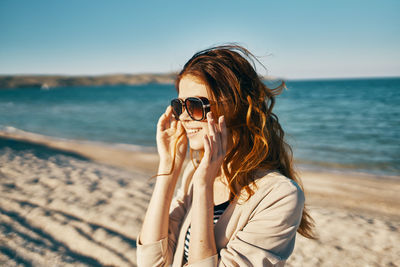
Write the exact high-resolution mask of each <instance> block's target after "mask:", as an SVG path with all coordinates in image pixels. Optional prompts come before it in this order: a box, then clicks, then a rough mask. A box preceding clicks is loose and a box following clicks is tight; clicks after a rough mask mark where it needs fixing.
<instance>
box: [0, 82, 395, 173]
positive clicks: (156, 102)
mask: <svg viewBox="0 0 400 267" xmlns="http://www.w3.org/2000/svg"><path fill="white" fill-rule="evenodd" d="M287 87H288V89H287V90H285V91H284V92H283V93H282V94H281V95H280V96H278V97H277V101H276V106H275V110H274V112H275V113H276V114H277V115H278V117H279V120H280V122H281V124H282V127H283V129H284V130H285V132H286V136H287V141H288V142H289V144H290V145H291V146H292V148H293V151H294V157H295V160H296V162H297V163H298V164H299V165H301V166H304V167H308V168H323V169H326V168H327V169H331V170H339V171H354V172H367V173H371V174H380V175H394V176H399V175H400V78H386V79H346V80H309V81H288V82H287ZM174 97H176V91H175V89H174V87H173V85H159V84H148V85H137V86H125V85H124V86H122V85H121V86H96V87H63V88H51V89H50V90H41V89H39V88H24V89H17V90H10V89H2V90H0V115H1V116H0V129H1V128H2V129H3V130H4V129H9V127H14V128H17V129H21V130H24V131H28V132H34V133H40V134H43V135H48V136H53V137H61V138H67V139H78V140H91V141H100V142H106V143H112V144H134V145H139V146H144V147H153V148H154V147H155V144H156V142H155V135H156V128H155V127H156V123H157V120H158V117H159V116H160V115H161V114H162V113H163V112H164V110H165V108H166V107H167V106H168V104H169V101H170V99H172V98H174Z"/></svg>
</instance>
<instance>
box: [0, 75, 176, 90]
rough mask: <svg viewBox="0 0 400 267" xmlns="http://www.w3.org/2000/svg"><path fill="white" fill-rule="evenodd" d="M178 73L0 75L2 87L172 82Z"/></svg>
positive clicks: (0, 87) (0, 86) (0, 85)
mask: <svg viewBox="0 0 400 267" xmlns="http://www.w3.org/2000/svg"><path fill="white" fill-rule="evenodd" d="M175 78H176V73H166V74H113V75H99V76H62V75H0V89H6V88H26V87H41V88H52V87H63V86H94V85H118V84H124V85H136V84H148V83H160V84H172V83H174V81H175Z"/></svg>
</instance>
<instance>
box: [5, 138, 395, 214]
mask: <svg viewBox="0 0 400 267" xmlns="http://www.w3.org/2000/svg"><path fill="white" fill-rule="evenodd" d="M0 138H2V139H5V140H15V141H18V142H26V143H27V145H28V146H29V144H35V145H41V146H44V147H47V148H51V149H56V150H59V151H61V152H62V151H64V152H68V153H73V154H76V155H78V156H82V157H84V158H86V159H88V160H91V161H94V162H97V163H100V164H105V165H107V166H112V167H117V168H120V169H123V170H126V171H131V172H132V171H133V172H136V173H141V174H142V175H143V176H147V177H148V178H150V177H152V176H153V175H155V174H156V170H157V167H158V155H157V153H156V152H154V151H151V149H149V151H143V150H142V151H141V149H140V148H139V146H137V148H138V149H137V150H135V149H134V148H135V146H134V145H132V147H130V148H129V147H128V148H127V147H122V146H118V145H117V146H115V145H107V144H104V143H98V142H91V141H75V140H68V139H62V138H53V137H48V136H43V135H40V134H34V133H29V132H24V131H21V130H18V131H17V132H15V133H11V132H6V131H0ZM132 148H133V149H132ZM296 172H297V174H298V176H299V177H300V179H301V181H302V183H303V185H304V187H305V194H306V199H307V204H308V205H313V206H314V205H316V206H321V205H323V206H330V207H332V208H334V207H338V208H345V209H351V210H355V211H357V212H365V213H375V214H380V215H385V216H390V217H395V218H400V214H398V211H399V210H400V195H399V194H398V193H397V192H400V176H386V175H376V174H369V173H360V172H343V171H337V170H330V171H329V170H310V169H302V168H297V169H296ZM333 200H335V201H333ZM371 201H372V203H373V205H371Z"/></svg>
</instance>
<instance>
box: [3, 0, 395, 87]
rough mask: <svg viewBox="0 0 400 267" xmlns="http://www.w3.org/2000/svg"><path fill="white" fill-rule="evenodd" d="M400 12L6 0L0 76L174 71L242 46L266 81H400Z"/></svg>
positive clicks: (318, 4) (390, 8)
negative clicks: (216, 49)
mask: <svg viewBox="0 0 400 267" xmlns="http://www.w3.org/2000/svg"><path fill="white" fill-rule="evenodd" d="M399 14H400V1H399V0H379V1H378V0H377V1H375V0H364V1H356V0H335V1H332V0H330V1H325V0H319V1H311V0H302V1H291V0H287V1H276V0H274V1H267V0H265V1H255V0H248V1H244V0H243V1H236V0H229V1H225V0H214V1H208V0H203V1H188V0H176V1H174V0H171V1H165V0H164V1H152V0H148V1H144V0H141V1H132V0H131V1H128V0H126V1H125V0H116V1H103V0H96V1H94V0H93V1H91V0H69V1H61V0H49V1H41V0H35V1H32V0H19V1H18V0H0V74H66V75H100V74H114V73H165V72H175V71H179V70H180V69H181V68H182V67H183V65H184V64H185V62H186V61H187V60H188V59H189V58H190V57H191V56H192V55H193V54H194V53H195V52H197V51H199V50H202V49H205V48H209V47H211V46H215V45H221V44H226V43H232V42H235V43H238V44H240V45H242V46H244V47H246V48H247V49H249V50H250V51H251V52H252V53H253V54H254V55H256V56H257V57H258V59H259V60H260V61H261V62H262V63H263V65H264V66H265V69H264V68H262V67H261V66H258V67H257V70H258V72H259V73H260V74H261V75H270V76H277V77H281V78H286V79H313V78H353V77H354V78H355V77H389V76H400V15H399Z"/></svg>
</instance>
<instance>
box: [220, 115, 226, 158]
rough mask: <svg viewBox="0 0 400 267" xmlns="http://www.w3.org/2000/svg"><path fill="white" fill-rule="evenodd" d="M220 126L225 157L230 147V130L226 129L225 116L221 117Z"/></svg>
mask: <svg viewBox="0 0 400 267" xmlns="http://www.w3.org/2000/svg"><path fill="white" fill-rule="evenodd" d="M218 124H219V128H220V132H221V144H222V149H223V150H222V151H223V154H224V155H225V154H226V150H227V146H228V129H227V128H226V123H225V117H224V116H223V115H222V116H220V117H219V119H218Z"/></svg>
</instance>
